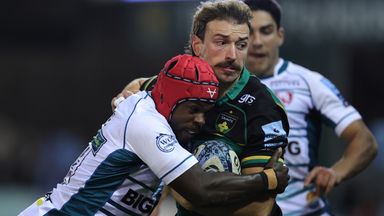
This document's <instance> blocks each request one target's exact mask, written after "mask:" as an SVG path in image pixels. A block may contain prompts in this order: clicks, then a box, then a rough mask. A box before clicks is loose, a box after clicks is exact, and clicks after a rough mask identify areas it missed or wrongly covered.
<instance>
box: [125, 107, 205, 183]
mask: <svg viewBox="0 0 384 216" xmlns="http://www.w3.org/2000/svg"><path fill="white" fill-rule="evenodd" d="M126 135H127V136H126V144H127V146H126V148H128V149H129V150H131V151H133V152H135V153H136V154H137V155H138V157H139V158H140V159H141V160H143V161H144V163H145V164H147V165H148V167H149V168H150V169H151V170H152V171H153V172H154V173H155V174H156V175H157V176H158V177H159V178H160V179H161V180H163V181H164V182H165V183H166V184H169V183H170V182H172V181H173V180H174V179H176V178H177V177H179V176H180V175H181V174H183V173H184V172H185V171H187V170H188V169H190V168H191V167H192V166H193V165H194V164H196V163H197V162H198V161H197V159H196V158H195V157H194V156H193V155H192V154H191V153H189V152H188V151H187V150H185V149H184V148H183V147H181V146H180V144H179V142H178V141H177V140H176V137H175V134H174V133H173V131H172V129H171V127H170V126H169V124H168V122H167V121H166V119H165V118H164V117H163V116H161V115H160V114H159V113H157V112H156V113H154V112H152V113H147V114H146V115H132V116H131V118H130V120H129V122H128V124H127V129H126Z"/></svg>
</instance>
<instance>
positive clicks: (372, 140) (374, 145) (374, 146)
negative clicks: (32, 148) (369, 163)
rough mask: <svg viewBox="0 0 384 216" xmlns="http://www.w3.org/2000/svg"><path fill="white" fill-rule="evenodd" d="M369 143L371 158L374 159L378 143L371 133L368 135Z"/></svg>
mask: <svg viewBox="0 0 384 216" xmlns="http://www.w3.org/2000/svg"><path fill="white" fill-rule="evenodd" d="M369 143H370V147H369V152H370V155H371V157H372V159H374V158H375V157H376V155H377V153H378V151H379V145H378V144H377V142H376V139H375V137H374V136H373V135H372V136H371V137H370V140H369Z"/></svg>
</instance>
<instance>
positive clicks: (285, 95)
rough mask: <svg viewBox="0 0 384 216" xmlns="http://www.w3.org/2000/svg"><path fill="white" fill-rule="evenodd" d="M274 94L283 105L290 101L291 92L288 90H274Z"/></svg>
mask: <svg viewBox="0 0 384 216" xmlns="http://www.w3.org/2000/svg"><path fill="white" fill-rule="evenodd" d="M275 95H276V96H277V97H278V98H279V99H280V101H281V102H283V103H284V104H285V105H288V104H290V103H291V102H292V98H293V93H292V92H290V91H276V92H275Z"/></svg>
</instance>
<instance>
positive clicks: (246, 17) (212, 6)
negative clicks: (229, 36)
mask: <svg viewBox="0 0 384 216" xmlns="http://www.w3.org/2000/svg"><path fill="white" fill-rule="evenodd" d="M251 19H252V12H251V10H250V9H249V7H248V6H247V5H246V4H244V2H242V1H239V0H211V1H205V2H201V4H200V6H199V7H198V8H197V10H196V12H195V15H194V16H193V21H192V28H191V33H190V38H189V43H188V46H187V47H186V53H189V54H192V55H195V53H194V52H193V49H192V47H191V43H192V37H193V35H196V36H197V37H199V38H200V39H201V40H204V35H205V30H206V29H205V28H206V26H207V23H208V22H210V21H212V20H226V21H230V22H233V23H236V24H247V25H248V27H249V29H251V23H250V20H251Z"/></svg>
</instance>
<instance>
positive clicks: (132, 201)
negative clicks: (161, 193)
mask: <svg viewBox="0 0 384 216" xmlns="http://www.w3.org/2000/svg"><path fill="white" fill-rule="evenodd" d="M121 201H122V202H123V203H125V204H126V205H128V206H131V207H132V208H134V209H137V210H139V211H140V212H142V213H150V212H151V210H152V208H153V207H154V206H155V205H156V204H157V200H153V199H152V198H149V197H146V196H145V195H143V194H141V193H139V192H137V191H135V190H132V189H131V188H129V190H128V192H127V193H126V194H125V196H124V197H123V198H122V199H121Z"/></svg>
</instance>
